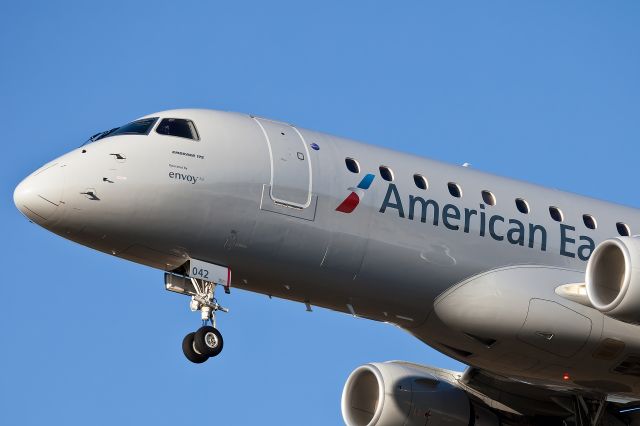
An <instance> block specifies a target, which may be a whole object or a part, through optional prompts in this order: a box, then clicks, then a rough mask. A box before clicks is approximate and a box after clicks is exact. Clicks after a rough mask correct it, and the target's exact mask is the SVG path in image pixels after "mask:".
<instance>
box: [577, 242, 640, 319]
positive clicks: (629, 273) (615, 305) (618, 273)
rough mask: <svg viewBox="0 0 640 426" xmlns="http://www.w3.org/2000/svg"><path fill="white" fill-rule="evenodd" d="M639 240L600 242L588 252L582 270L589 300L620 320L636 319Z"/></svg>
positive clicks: (639, 311)
mask: <svg viewBox="0 0 640 426" xmlns="http://www.w3.org/2000/svg"><path fill="white" fill-rule="evenodd" d="M639 268H640V239H639V238H635V237H620V238H613V239H610V240H606V241H603V242H602V243H600V244H599V245H598V246H597V247H596V249H595V250H594V251H593V253H592V254H591V258H590V259H589V263H588V264H587V272H586V287H587V296H588V297H589V302H590V303H591V304H592V305H593V307H595V308H596V309H598V310H599V311H601V312H602V313H604V314H606V315H608V316H610V317H613V318H616V319H619V320H621V321H626V322H631V323H637V322H640V270H639Z"/></svg>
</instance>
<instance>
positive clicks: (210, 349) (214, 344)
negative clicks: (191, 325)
mask: <svg viewBox="0 0 640 426" xmlns="http://www.w3.org/2000/svg"><path fill="white" fill-rule="evenodd" d="M223 343H224V342H223V341H222V334H220V332H219V331H218V330H216V329H215V328H213V327H211V326H209V325H205V326H203V327H200V328H199V329H198V331H196V334H195V336H194V337H193V347H194V349H195V350H196V351H197V352H200V353H201V354H203V355H206V356H209V357H213V356H216V355H218V354H219V353H220V352H222V346H223Z"/></svg>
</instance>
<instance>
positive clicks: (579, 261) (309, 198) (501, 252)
mask: <svg viewBox="0 0 640 426" xmlns="http://www.w3.org/2000/svg"><path fill="white" fill-rule="evenodd" d="M467 166H468V164H465V167H463V166H457V165H451V164H445V163H442V162H438V161H434V160H430V159H427V158H422V157H418V156H414V155H409V154H405V153H400V152H395V151H393V150H390V149H385V148H381V147H376V146H371V145H366V144H363V143H360V142H356V141H352V140H348V139H345V138H340V137H335V136H331V135H328V134H324V133H320V132H316V131H312V130H307V129H304V128H300V127H297V126H294V125H291V124H288V123H285V122H279V121H274V120H270V119H267V118H262V117H258V116H253V115H247V114H240V113H231V112H221V111H213V110H204V109H177V110H169V111H163V112H158V113H154V114H150V115H146V116H144V117H141V118H139V119H136V120H134V121H132V122H130V123H128V124H125V125H123V126H119V127H115V128H113V129H111V130H107V131H103V132H100V133H97V134H95V135H93V136H92V137H90V138H89V140H87V142H86V143H84V144H83V145H82V146H80V147H79V148H77V149H74V150H72V151H71V152H69V153H67V154H64V155H62V156H61V157H59V158H57V159H54V160H53V161H51V162H49V163H47V164H45V165H44V166H42V167H41V168H39V169H38V170H36V171H35V172H33V173H32V174H31V175H29V176H28V177H27V178H25V179H24V180H23V181H22V182H21V183H20V184H19V185H18V186H17V187H16V189H15V191H14V203H15V205H16V206H17V208H18V209H19V210H20V211H21V212H22V213H23V214H24V216H26V217H27V218H28V220H29V221H31V222H33V223H35V224H37V225H39V226H41V227H43V228H45V229H47V230H49V231H51V232H53V233H55V234H58V235H60V236H62V237H63V238H66V239H68V240H72V241H75V242H77V243H79V244H82V245H84V246H87V247H91V248H93V249H96V250H99V251H102V252H104V253H107V254H109V255H112V256H117V257H120V258H123V259H127V260H129V261H132V262H136V263H139V264H142V265H147V266H150V267H152V268H156V269H158V270H161V271H164V285H165V288H166V289H167V290H169V291H172V292H175V293H179V294H183V295H186V296H188V297H190V299H189V304H190V307H191V309H192V310H193V311H194V312H199V313H200V320H201V321H202V324H203V325H202V327H200V328H198V329H197V330H196V331H194V332H191V333H189V334H187V335H186V336H185V338H184V340H183V343H182V349H183V352H184V355H185V356H186V358H187V359H188V360H189V361H191V362H194V363H202V362H205V361H206V360H208V359H209V358H213V357H215V356H217V355H218V354H219V353H220V352H221V350H222V348H223V344H224V340H223V337H222V334H221V333H220V331H219V330H218V329H217V328H216V314H217V312H218V311H227V309H226V308H225V307H223V306H221V305H220V304H219V303H218V299H217V298H216V289H219V290H224V292H225V293H230V292H231V288H232V286H233V288H234V289H235V288H238V289H242V290H247V291H252V292H257V293H261V294H265V295H268V296H270V297H279V298H283V299H288V300H291V301H296V302H299V303H304V304H305V305H306V307H307V309H309V310H310V309H311V307H312V306H318V307H323V308H328V309H331V310H334V311H338V312H342V313H346V314H349V315H352V316H354V317H359V318H366V319H370V320H374V321H381V322H386V323H390V324H394V325H396V326H398V327H400V328H402V329H404V330H406V331H407V332H409V333H411V334H412V335H413V336H415V337H416V338H418V339H419V340H421V341H422V342H424V343H425V344H427V345H429V346H430V347H432V348H435V349H436V350H438V351H440V352H442V353H444V354H446V355H448V356H450V357H452V358H454V359H456V360H458V361H460V362H462V363H464V364H465V365H467V366H468V368H467V369H466V370H465V371H463V372H456V371H449V370H443V369H438V368H435V367H430V366H423V365H417V364H413V363H409V362H404V361H389V362H372V363H369V364H365V365H362V366H360V367H358V368H356V369H355V370H354V371H353V372H352V373H351V374H350V375H349V377H348V378H347V380H346V384H345V386H344V389H343V392H342V399H341V411H342V416H343V420H344V422H345V424H347V425H348V426H365V425H369V426H374V425H377V426H386V425H430V426H433V425H450V426H456V425H461V426H462V425H464V426H467V425H478V426H485V425H512V424H513V425H515V424H519V425H555V424H557V425H604V424H606V425H625V424H638V422H639V421H638V420H637V418H636V417H635V416H636V411H638V410H640V329H639V328H638V325H637V324H638V323H639V322H640V239H639V238H636V237H635V236H634V234H633V232H634V231H635V232H638V229H640V213H639V212H638V210H636V209H633V208H630V207H624V206H621V205H616V204H611V203H608V202H603V201H599V200H596V199H592V198H587V197H584V196H579V195H575V194H571V193H566V192H562V191H558V190H554V189H547V188H544V187H541V186H537V185H533V184H529V183H525V182H522V181H517V180H512V179H507V178H504V177H499V176H495V175H492V174H488V173H484V172H481V171H478V170H475V169H473V168H472V167H467Z"/></svg>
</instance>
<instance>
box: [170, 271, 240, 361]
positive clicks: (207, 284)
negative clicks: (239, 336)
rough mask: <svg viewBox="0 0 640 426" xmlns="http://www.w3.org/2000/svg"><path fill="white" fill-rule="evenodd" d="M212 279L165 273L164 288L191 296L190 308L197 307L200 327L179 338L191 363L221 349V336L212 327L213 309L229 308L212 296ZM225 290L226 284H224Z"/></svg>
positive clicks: (214, 319) (210, 355)
mask: <svg viewBox="0 0 640 426" xmlns="http://www.w3.org/2000/svg"><path fill="white" fill-rule="evenodd" d="M216 285H217V284H216V283H215V282H211V281H206V280H203V279H198V278H194V277H191V278H187V277H182V276H178V275H173V274H165V288H166V289H167V290H169V291H173V292H176V293H180V294H186V295H189V296H191V303H190V304H189V306H190V308H191V311H193V312H195V311H200V314H201V318H202V327H200V328H199V329H198V330H196V331H194V332H191V333H189V334H187V335H186V336H185V337H184V339H183V340H182V352H184V356H185V357H186V358H187V359H188V360H189V361H191V362H193V363H195V364H201V363H203V362H205V361H206V360H208V359H209V358H213V357H215V356H217V355H219V354H220V352H222V348H223V346H224V340H223V339H222V334H220V331H218V329H217V328H216V312H217V311H222V312H229V310H228V309H227V308H225V307H223V306H221V305H220V304H218V301H217V300H216V298H215V292H216ZM225 292H228V286H225Z"/></svg>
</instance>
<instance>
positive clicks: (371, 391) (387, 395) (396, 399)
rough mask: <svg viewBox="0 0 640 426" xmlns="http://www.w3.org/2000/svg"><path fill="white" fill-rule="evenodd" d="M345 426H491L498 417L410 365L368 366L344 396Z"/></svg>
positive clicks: (359, 370) (353, 379)
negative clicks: (426, 425)
mask: <svg viewBox="0 0 640 426" xmlns="http://www.w3.org/2000/svg"><path fill="white" fill-rule="evenodd" d="M342 418H343V419H344V421H345V423H346V424H347V426H396V425H405V426H412V425H425V424H428V425H429V426H440V425H447V426H469V425H472V426H485V425H487V426H493V425H496V426H497V425H499V424H500V423H499V420H498V417H497V416H496V415H495V414H494V413H493V412H491V411H490V410H488V409H487V408H485V407H482V406H480V405H478V404H476V403H474V402H472V401H471V400H470V398H469V396H468V395H467V393H466V392H465V391H464V390H462V389H460V388H459V387H456V386H454V385H453V384H451V383H449V382H447V381H444V380H442V379H441V378H439V377H437V376H435V375H433V374H430V373H429V372H427V371H425V370H422V369H420V368H419V367H417V366H415V367H414V366H412V365H411V364H406V363H399V362H385V363H371V364H365V365H363V366H360V367H358V368H356V369H355V370H354V371H353V372H352V373H351V374H350V375H349V378H348V379H347V382H346V383H345V385H344V390H343V391H342Z"/></svg>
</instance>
